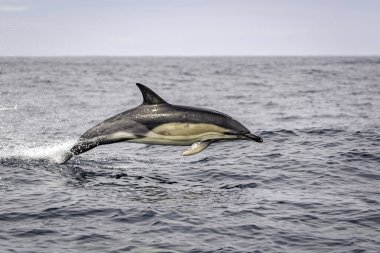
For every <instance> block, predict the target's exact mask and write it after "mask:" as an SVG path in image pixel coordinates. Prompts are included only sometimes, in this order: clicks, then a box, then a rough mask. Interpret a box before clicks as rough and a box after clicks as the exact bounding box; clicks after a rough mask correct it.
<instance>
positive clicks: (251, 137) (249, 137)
mask: <svg viewBox="0 0 380 253" xmlns="http://www.w3.org/2000/svg"><path fill="white" fill-rule="evenodd" d="M241 135H242V136H244V137H245V138H247V139H250V140H253V141H256V142H263V138H261V137H260V136H258V135H254V134H251V133H244V134H241Z"/></svg>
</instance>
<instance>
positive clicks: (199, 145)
mask: <svg viewBox="0 0 380 253" xmlns="http://www.w3.org/2000/svg"><path fill="white" fill-rule="evenodd" d="M136 85H137V86H138V88H139V89H140V91H141V93H142V97H143V103H142V104H141V105H140V106H137V107H135V108H132V109H130V110H127V111H125V112H122V113H120V114H117V115H115V116H113V117H111V118H109V119H107V120H105V121H103V122H101V123H99V124H98V125H96V126H94V127H92V128H90V129H89V130H87V131H86V132H85V133H84V134H83V135H82V136H81V137H80V138H79V140H78V141H77V142H76V144H75V145H74V146H73V147H72V148H71V149H70V152H68V153H67V154H66V155H65V158H64V161H63V163H65V162H67V161H68V160H69V159H70V158H71V157H72V156H73V155H79V154H81V153H84V152H86V151H88V150H90V149H93V148H95V147H97V146H99V145H106V144H112V143H116V142H122V141H123V142H124V141H126V142H134V143H145V144H159V145H179V146H190V147H189V148H188V149H186V150H185V151H184V152H183V153H182V155H184V156H189V155H194V154H197V153H199V152H201V151H202V150H204V149H205V148H207V147H208V146H209V145H210V144H211V143H214V142H218V141H228V140H242V139H246V140H254V141H257V142H263V139H262V138H261V137H259V136H257V135H254V134H252V133H251V132H250V131H249V130H248V129H247V128H246V127H245V126H243V125H242V124H241V123H239V122H238V121H237V120H235V119H233V118H232V117H230V116H228V115H226V114H224V113H221V112H217V111H213V110H209V109H203V108H197V107H190V106H182V105H173V104H170V103H168V102H166V101H165V100H164V99H162V98H161V97H160V96H159V95H157V93H155V92H154V91H152V90H151V89H149V88H148V87H146V86H145V85H143V84H141V83H136Z"/></svg>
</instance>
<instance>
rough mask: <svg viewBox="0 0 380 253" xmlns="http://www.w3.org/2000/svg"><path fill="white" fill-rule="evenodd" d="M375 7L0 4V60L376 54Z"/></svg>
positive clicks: (14, 0) (368, 0) (69, 1)
mask: <svg viewBox="0 0 380 253" xmlns="http://www.w3.org/2000/svg"><path fill="white" fill-rule="evenodd" d="M379 24H380V1H379V0H277V1H275V0H262V1H256V0H247V1H244V0H230V1H224V0H220V1H216V0H214V1H211V0H171V1H170V0H134V1H133V0H124V1H122V0H119V1H118V0H0V55H2V56H5V55H6V56H19V55H25V56H36V55H37V56H38V55H40V56H46V55H53V56H54V55H190V56H193V55H380V28H379V26H380V25H379Z"/></svg>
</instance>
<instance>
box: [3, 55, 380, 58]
mask: <svg viewBox="0 0 380 253" xmlns="http://www.w3.org/2000/svg"><path fill="white" fill-rule="evenodd" d="M0 57H1V58H60V57H69V58H70V57H72V58H75V57H93V58H96V57H120V58H122V57H131V58H132V57H136V58H139V57H141V58H144V57H146V58H155V57H157V58H160V57H162V58H202V57H210V58H211V57H215V58H217V57H380V54H262V55H260V54H248V55H240V54H236V55H233V54H226V55H223V54H220V55H206V54H205V55H203V54H200V55H180V54H178V55H112V54H109V55H108V54H88V55H86V54H83V55H81V54H78V55H74V54H67V55H0Z"/></svg>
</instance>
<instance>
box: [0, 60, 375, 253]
mask: <svg viewBox="0 0 380 253" xmlns="http://www.w3.org/2000/svg"><path fill="white" fill-rule="evenodd" d="M136 82H140V83H143V84H145V85H147V86H148V87H150V88H152V89H153V90H154V91H156V92H157V93H158V94H159V95H161V96H162V97H163V98H164V99H166V100H167V101H168V102H171V103H173V104H182V105H190V106H197V107H203V108H209V109H213V110H217V111H221V112H224V113H226V114H228V115H230V116H232V117H234V118H235V119H237V120H239V121H240V122H242V123H243V124H244V125H245V126H247V128H249V129H250V130H251V131H252V132H253V133H255V134H257V135H260V136H261V137H262V138H263V139H264V142H263V143H256V142H251V141H234V142H221V143H215V144H212V145H211V146H210V147H209V148H207V149H206V150H205V151H203V152H201V153H199V154H197V155H194V156H190V157H182V156H181V153H182V152H183V151H184V150H185V149H186V148H187V147H180V146H154V145H151V146H149V145H144V144H133V143H117V144H112V145H104V146H99V147H97V148H95V149H93V150H91V151H89V152H87V153H84V154H81V155H79V156H75V157H73V158H72V159H71V160H70V161H69V162H68V163H66V164H58V162H59V161H60V159H61V156H62V153H64V152H65V151H66V150H68V149H69V148H70V147H71V145H72V144H73V143H74V142H75V141H76V140H77V138H78V137H79V136H80V135H81V134H83V133H84V132H85V131H86V130H87V129H89V128H91V127H92V126H94V125H95V124H97V123H99V122H101V121H103V120H104V119H107V118H109V117H111V116H113V115H115V114H117V113H120V112H122V111H125V110H127V109H130V108H133V107H135V106H138V105H139V104H140V103H141V102H142V97H141V94H140V91H139V89H138V88H137V86H136V85H135V83H136ZM379 202H380V57H188V58H181V57H172V58H170V57H169V58H165V57H58V58H52V57H50V58H49V57H47V58H4V57H3V58H0V252H2V253H3V252H49V253H50V252H65V253H71V252H256V253H258V252H263V253H264V252H265V253H266V252H356V253H359V252H374V253H375V252H376V253H377V252H380V203H379Z"/></svg>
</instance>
